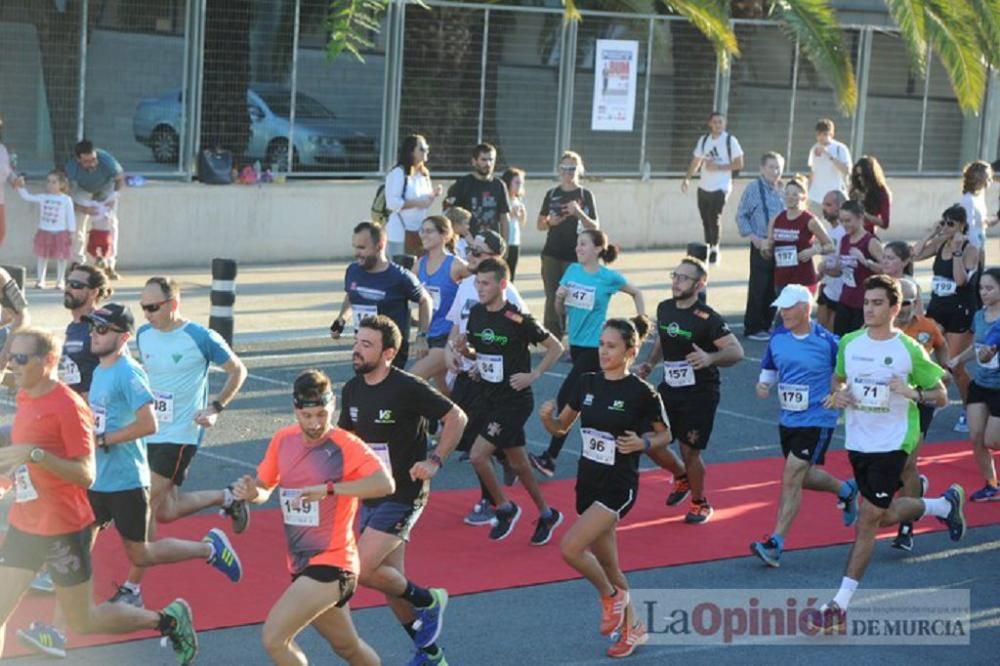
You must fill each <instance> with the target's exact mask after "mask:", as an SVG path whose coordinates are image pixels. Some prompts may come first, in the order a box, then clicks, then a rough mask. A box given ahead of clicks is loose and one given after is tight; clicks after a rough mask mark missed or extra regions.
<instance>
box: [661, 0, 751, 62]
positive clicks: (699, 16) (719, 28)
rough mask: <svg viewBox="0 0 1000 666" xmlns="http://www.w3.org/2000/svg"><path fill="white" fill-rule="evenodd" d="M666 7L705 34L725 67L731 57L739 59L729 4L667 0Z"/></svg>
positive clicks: (738, 49) (716, 1)
mask: <svg viewBox="0 0 1000 666" xmlns="http://www.w3.org/2000/svg"><path fill="white" fill-rule="evenodd" d="M665 4H666V6H667V7H669V8H670V9H672V10H673V11H675V12H677V13H678V14H680V15H681V16H683V17H684V18H686V19H687V20H688V21H690V22H691V24H692V25H693V26H694V27H695V28H697V29H698V31H699V32H701V34H703V35H704V36H705V37H706V39H708V41H710V42H712V46H713V47H714V48H715V55H716V56H717V57H718V59H719V62H720V63H722V66H723V67H728V66H729V58H730V57H739V55H740V45H739V42H738V41H737V39H736V33H735V32H734V31H733V26H732V24H731V23H730V22H729V3H728V2H722V1H721V0H708V1H706V0H667V1H666V2H665Z"/></svg>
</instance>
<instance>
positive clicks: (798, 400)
mask: <svg viewBox="0 0 1000 666" xmlns="http://www.w3.org/2000/svg"><path fill="white" fill-rule="evenodd" d="M778 400H779V401H780V402H781V408H782V409H783V410H785V411H786V412H804V411H806V410H807V409H809V385H808V384H778Z"/></svg>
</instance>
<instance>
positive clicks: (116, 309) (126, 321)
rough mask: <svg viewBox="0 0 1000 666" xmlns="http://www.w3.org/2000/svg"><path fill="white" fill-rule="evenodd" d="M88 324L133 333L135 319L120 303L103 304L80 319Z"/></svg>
mask: <svg viewBox="0 0 1000 666" xmlns="http://www.w3.org/2000/svg"><path fill="white" fill-rule="evenodd" d="M82 319H83V321H85V322H88V323H94V324H100V325H105V326H113V327H115V328H117V329H118V330H121V331H128V332H129V333H133V332H135V318H134V317H133V316H132V311H131V310H129V309H128V306H127V305H123V304H121V303H105V304H104V305H102V306H101V307H100V309H98V310H94V311H93V312H92V313H90V314H89V315H86V316H84V317H82Z"/></svg>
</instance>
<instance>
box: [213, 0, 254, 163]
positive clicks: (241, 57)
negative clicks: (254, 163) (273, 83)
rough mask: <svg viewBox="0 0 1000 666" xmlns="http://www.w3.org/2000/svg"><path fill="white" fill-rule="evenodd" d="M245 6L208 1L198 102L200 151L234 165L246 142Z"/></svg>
mask: <svg viewBox="0 0 1000 666" xmlns="http://www.w3.org/2000/svg"><path fill="white" fill-rule="evenodd" d="M251 11H252V4H251V0H208V3H207V6H206V11H205V63H204V76H203V79H202V98H201V102H202V104H201V146H202V148H215V147H217V146H218V147H220V148H225V149H227V150H230V151H232V153H233V158H234V163H239V162H240V158H241V157H242V156H243V154H244V153H245V152H246V148H247V143H248V141H249V140H250V116H249V114H248V113H247V87H248V86H249V83H250V22H251Z"/></svg>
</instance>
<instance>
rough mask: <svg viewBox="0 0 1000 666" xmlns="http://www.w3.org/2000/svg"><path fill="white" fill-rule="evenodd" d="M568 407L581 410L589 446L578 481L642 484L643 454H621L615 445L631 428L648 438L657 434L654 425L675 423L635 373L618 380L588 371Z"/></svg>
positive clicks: (584, 450)
mask: <svg viewBox="0 0 1000 666" xmlns="http://www.w3.org/2000/svg"><path fill="white" fill-rule="evenodd" d="M567 404H568V405H569V407H570V408H571V409H573V410H574V411H578V412H580V428H581V430H580V432H581V435H582V438H583V448H582V453H581V456H580V464H579V465H578V467H577V472H576V480H577V483H578V484H586V485H588V486H591V487H601V486H604V485H605V484H614V485H616V486H618V485H621V484H625V485H628V486H630V487H631V486H634V485H636V484H637V483H638V482H639V459H640V458H641V457H642V452H641V451H637V452H635V453H628V454H623V453H620V452H619V451H618V450H617V448H616V447H615V444H614V442H615V439H616V438H618V437H619V436H620V435H624V434H625V431H626V430H631V431H632V432H634V433H635V434H636V435H638V436H640V437H642V435H644V434H645V433H647V432H652V431H653V424H654V423H662V424H664V425H668V424H669V421H668V420H667V415H666V413H665V411H664V409H663V402H662V401H661V400H660V395H659V393H657V392H656V389H654V388H653V386H652V385H651V384H649V383H648V382H645V381H643V380H641V379H639V378H638V377H636V376H635V375H628V376H626V377H625V378H623V379H617V380H614V381H612V380H608V379H606V378H605V377H604V373H603V372H587V373H584V374H583V375H581V376H580V380H579V381H578V382H577V384H576V388H575V389H574V390H573V392H572V393H571V394H570V397H569V402H567Z"/></svg>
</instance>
